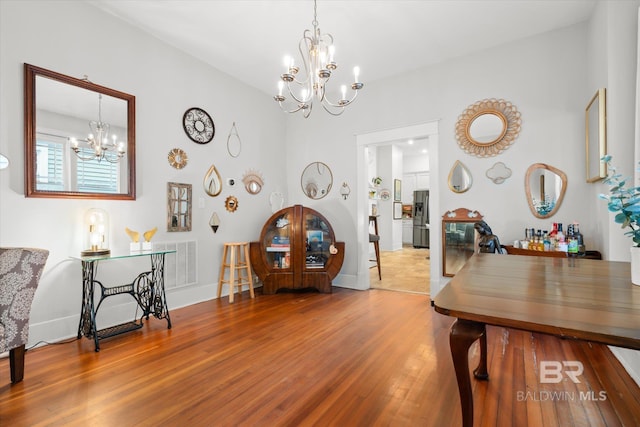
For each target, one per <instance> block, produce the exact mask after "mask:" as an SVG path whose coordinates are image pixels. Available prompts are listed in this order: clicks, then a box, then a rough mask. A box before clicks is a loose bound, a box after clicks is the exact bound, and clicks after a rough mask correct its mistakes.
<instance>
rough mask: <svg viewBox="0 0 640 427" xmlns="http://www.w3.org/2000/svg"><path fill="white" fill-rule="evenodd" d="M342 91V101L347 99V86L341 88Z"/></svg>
mask: <svg viewBox="0 0 640 427" xmlns="http://www.w3.org/2000/svg"><path fill="white" fill-rule="evenodd" d="M340 90H341V91H342V99H347V86H346V85H342V86H340Z"/></svg>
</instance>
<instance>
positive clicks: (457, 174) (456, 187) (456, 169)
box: [449, 160, 473, 193]
mask: <svg viewBox="0 0 640 427" xmlns="http://www.w3.org/2000/svg"><path fill="white" fill-rule="evenodd" d="M472 183H473V179H472V177H471V172H470V171H469V169H467V167H466V166H465V165H463V164H462V162H461V161H460V160H456V162H455V163H454V164H453V167H452V168H451V170H450V171H449V189H450V190H451V191H453V192H454V193H464V192H465V191H467V190H469V189H470V188H471V184H472Z"/></svg>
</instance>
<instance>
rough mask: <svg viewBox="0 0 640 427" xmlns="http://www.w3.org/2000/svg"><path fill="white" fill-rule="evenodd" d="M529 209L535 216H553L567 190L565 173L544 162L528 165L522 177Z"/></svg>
mask: <svg viewBox="0 0 640 427" xmlns="http://www.w3.org/2000/svg"><path fill="white" fill-rule="evenodd" d="M524 186H525V193H526V195H527V202H528V203H529V209H531V213H532V214H533V215H534V216H535V217H536V218H549V217H551V216H553V215H554V214H555V213H556V212H557V211H558V209H559V208H560V205H561V204H562V199H563V198H564V193H565V192H566V191H567V175H566V174H565V173H564V172H562V171H561V170H560V169H557V168H554V167H553V166H549V165H547V164H544V163H534V164H532V165H531V166H529V169H527V173H526V175H525V178H524Z"/></svg>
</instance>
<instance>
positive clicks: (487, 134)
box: [469, 112, 507, 144]
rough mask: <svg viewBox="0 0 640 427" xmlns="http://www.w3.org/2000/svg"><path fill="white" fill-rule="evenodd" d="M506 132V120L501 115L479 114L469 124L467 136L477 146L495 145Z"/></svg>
mask: <svg viewBox="0 0 640 427" xmlns="http://www.w3.org/2000/svg"><path fill="white" fill-rule="evenodd" d="M506 131H507V120H506V118H505V116H504V114H502V113H498V112H487V113H480V114H478V115H477V116H476V117H474V118H473V119H472V120H471V121H470V122H469V135H470V137H471V138H472V139H473V140H474V141H475V142H477V143H478V144H495V143H496V142H497V141H499V140H500V139H502V137H503V136H504V134H505V132H506Z"/></svg>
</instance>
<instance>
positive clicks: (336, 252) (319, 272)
mask: <svg viewBox="0 0 640 427" xmlns="http://www.w3.org/2000/svg"><path fill="white" fill-rule="evenodd" d="M250 256H251V268H253V271H254V272H255V273H256V274H257V275H258V277H259V278H260V280H261V281H262V285H263V287H262V292H263V294H267V295H268V294H274V293H276V292H278V291H279V290H284V289H288V290H301V289H317V290H318V291H320V292H322V293H331V281H332V280H333V279H334V278H335V277H336V276H337V274H338V272H339V271H340V269H341V268H342V262H343V261H344V242H336V240H335V235H334V234H333V229H332V228H331V224H329V221H327V220H326V218H325V217H324V216H322V214H320V213H319V212H317V211H315V210H313V209H311V208H306V207H304V206H302V205H294V206H290V207H288V208H284V209H281V210H279V211H278V212H276V213H274V214H273V215H272V216H271V217H270V218H269V219H268V220H267V222H266V223H265V225H264V226H263V227H262V232H261V233H260V240H259V241H258V242H251V243H250Z"/></svg>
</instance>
